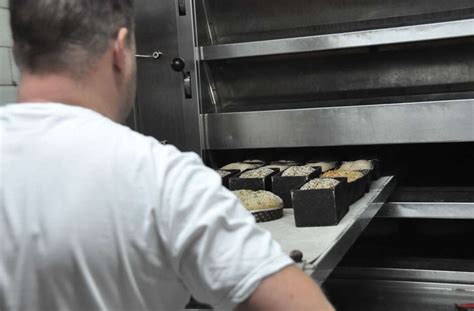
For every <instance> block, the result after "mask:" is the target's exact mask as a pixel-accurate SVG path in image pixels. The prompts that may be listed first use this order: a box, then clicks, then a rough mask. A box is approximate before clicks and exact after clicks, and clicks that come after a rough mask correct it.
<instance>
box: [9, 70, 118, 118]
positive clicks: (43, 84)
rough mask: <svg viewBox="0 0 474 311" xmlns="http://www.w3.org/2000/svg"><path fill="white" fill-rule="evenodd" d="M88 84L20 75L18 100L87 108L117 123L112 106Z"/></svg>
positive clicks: (58, 77) (56, 76) (64, 77)
mask: <svg viewBox="0 0 474 311" xmlns="http://www.w3.org/2000/svg"><path fill="white" fill-rule="evenodd" d="M88 84H89V82H82V81H77V80H75V79H72V78H71V77H69V76H67V75H60V74H47V75H33V74H29V73H22V78H21V83H20V87H19V91H18V98H19V102H20V103H45V102H46V103H48V102H49V103H51V102H53V103H62V104H66V105H71V106H80V107H84V108H89V109H92V110H94V111H96V112H98V113H100V114H102V115H104V116H106V117H108V118H110V119H112V120H114V121H117V122H118V121H119V120H118V119H119V117H118V115H117V111H115V110H116V109H114V108H113V107H114V105H113V104H112V103H108V102H107V101H106V97H105V96H102V95H101V92H100V90H97V89H94V88H90V87H88Z"/></svg>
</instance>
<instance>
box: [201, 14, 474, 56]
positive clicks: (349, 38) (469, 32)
mask: <svg viewBox="0 0 474 311" xmlns="http://www.w3.org/2000/svg"><path fill="white" fill-rule="evenodd" d="M473 35H474V19H467V20H460V21H452V22H444V23H433V24H426V25H413V26H405V27H395V28H386V29H375V30H366V31H356V32H348V33H339V34H330V35H321V36H307V37H300V38H287V39H279V40H268V41H255V42H245V43H235V44H225V45H217V46H203V47H201V48H200V52H201V55H200V58H201V60H216V59H228V58H240V57H252V56H266V55H277V54H291V53H304V52H314V51H325V50H336V49H346V48H359V47H369V46H376V45H386V44H401V43H409V42H419V41H428V40H439V39H453V38H460V37H467V36H473Z"/></svg>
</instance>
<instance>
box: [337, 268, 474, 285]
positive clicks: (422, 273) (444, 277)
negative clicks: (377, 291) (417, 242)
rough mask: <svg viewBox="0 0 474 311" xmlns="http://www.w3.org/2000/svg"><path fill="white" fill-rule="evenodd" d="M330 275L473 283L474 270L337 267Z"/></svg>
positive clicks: (352, 277)
mask: <svg viewBox="0 0 474 311" xmlns="http://www.w3.org/2000/svg"><path fill="white" fill-rule="evenodd" d="M332 277H334V278H338V279H341V278H345V279H372V280H376V279H378V280H399V281H405V280H411V281H418V282H440V283H453V284H455V283H461V284H471V285H474V272H468V271H445V270H421V269H395V268H372V267H369V268H365V267H364V268H360V267H338V268H336V269H335V270H334V274H333V275H332Z"/></svg>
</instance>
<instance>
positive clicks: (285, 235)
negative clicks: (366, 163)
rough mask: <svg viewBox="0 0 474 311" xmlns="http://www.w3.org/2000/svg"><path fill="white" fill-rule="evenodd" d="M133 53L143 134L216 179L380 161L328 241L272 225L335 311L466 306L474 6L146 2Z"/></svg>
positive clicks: (319, 232)
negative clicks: (197, 160) (189, 156)
mask: <svg viewBox="0 0 474 311" xmlns="http://www.w3.org/2000/svg"><path fill="white" fill-rule="evenodd" d="M137 44H138V54H140V55H151V54H152V53H153V51H161V52H162V53H163V54H162V55H161V57H160V58H159V59H158V60H155V61H149V60H148V59H142V58H140V59H138V64H139V71H138V73H139V84H138V85H139V87H138V96H137V103H138V104H137V108H138V109H137V117H136V120H137V122H138V129H140V130H141V131H142V132H144V133H145V134H148V135H152V136H154V137H156V138H158V139H160V140H166V141H169V142H170V143H172V144H175V145H177V146H178V147H179V148H181V149H183V150H192V151H195V152H198V153H199V154H201V155H202V156H203V158H204V160H205V162H206V164H208V165H209V166H211V167H213V168H218V167H221V166H223V165H225V164H227V163H231V162H236V161H244V160H246V159H253V158H256V159H262V160H265V161H266V162H267V163H270V162H272V161H275V160H279V159H288V160H294V161H296V162H298V163H307V162H308V161H311V160H314V159H321V160H325V161H326V160H327V161H339V163H341V162H343V161H352V160H359V159H379V160H380V163H381V169H380V170H381V173H382V176H383V177H381V178H378V179H376V180H375V181H373V182H372V185H371V189H370V191H369V192H368V193H367V194H366V195H365V196H364V197H363V198H362V199H361V200H359V201H358V202H356V203H355V204H354V205H353V206H352V207H351V209H350V211H349V213H348V216H346V217H345V218H343V219H342V220H341V223H340V224H339V225H338V226H336V227H334V228H333V229H332V230H331V229H330V230H331V231H327V230H326V229H328V228H306V229H307V230H309V231H308V233H307V234H302V233H301V231H295V230H292V229H294V223H292V221H291V217H286V216H288V215H285V217H283V218H282V219H280V220H278V221H275V222H268V223H265V224H264V226H268V228H269V229H270V230H272V232H273V233H274V235H275V237H276V238H277V239H279V240H280V241H281V243H282V245H283V247H284V249H285V250H286V251H288V252H291V251H292V250H300V251H302V253H303V259H302V260H303V261H305V262H306V264H305V265H303V266H304V267H306V268H305V269H306V270H305V271H307V272H308V274H310V275H312V276H313V277H314V278H315V279H316V280H318V281H319V282H320V283H322V284H323V286H325V287H326V288H327V291H328V294H329V296H330V297H331V298H332V299H333V301H334V303H335V304H336V305H337V306H338V307H339V309H341V310H344V309H351V308H350V306H352V307H353V306H354V305H357V306H360V308H361V309H363V310H380V309H384V310H391V309H393V310H399V309H403V308H405V309H415V308H417V309H429V310H454V308H455V305H456V304H457V305H462V304H466V303H472V298H471V297H472V296H473V293H474V281H473V280H474V269H473V268H472V261H473V260H474V254H473V251H472V247H469V245H470V244H472V242H471V240H472V237H473V236H474V233H473V231H472V230H473V229H472V228H473V227H474V226H473V221H474V182H473V180H472V172H473V171H474V163H473V159H474V122H473V120H474V75H473V72H474V3H473V1H472V0H452V1H442V0H430V1H409V0H398V1H395V0H389V1H382V0H367V1H343V0H334V1H323V0H294V1H283V0H274V1H264V0H262V1H250V0H241V1H222V0H195V1H192V0H180V1H172V0H166V1H160V2H150V1H145V0H137ZM171 64H172V65H173V66H171ZM390 176H396V179H398V185H395V178H392V177H390ZM284 212H285V214H288V213H291V212H292V211H291V210H285V211H284ZM290 216H291V215H290ZM329 228H331V227H329ZM303 229H304V228H303ZM355 290H357V293H358V295H354V291H355ZM433 296H436V297H438V298H436V299H432V298H431V297H433ZM387 297H393V299H388V298H387ZM349 298H352V299H349ZM413 306H414V307H413ZM412 307H413V308H412Z"/></svg>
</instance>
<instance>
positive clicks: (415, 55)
mask: <svg viewBox="0 0 474 311" xmlns="http://www.w3.org/2000/svg"><path fill="white" fill-rule="evenodd" d="M207 65H208V66H209V68H210V73H211V75H212V78H213V80H214V85H215V91H216V94H217V95H218V98H219V102H218V103H217V112H239V111H253V110H278V109H296V108H316V107H334V106H349V105H369V104H384V103H402V102H414V101H434V100H447V99H449V100H452V99H464V98H474V76H473V74H472V71H473V70H474V37H471V38H463V39H462V40H461V39H460V40H454V41H452V40H448V41H442V42H436V43H434V42H429V43H417V44H410V45H408V46H399V45H396V46H391V47H390V48H389V47H384V48H383V49H375V50H366V49H363V50H345V51H344V53H341V52H340V51H338V52H337V53H336V52H335V51H333V52H331V53H305V54H292V55H281V56H271V57H260V58H245V59H233V60H220V61H210V62H207ZM203 85H205V84H203ZM469 92H470V94H468V93H469ZM469 96H470V97H469ZM203 103H204V104H205V102H203ZM205 108H206V107H205ZM207 109H209V108H208V107H207ZM204 112H210V111H209V110H205V111H204Z"/></svg>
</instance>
